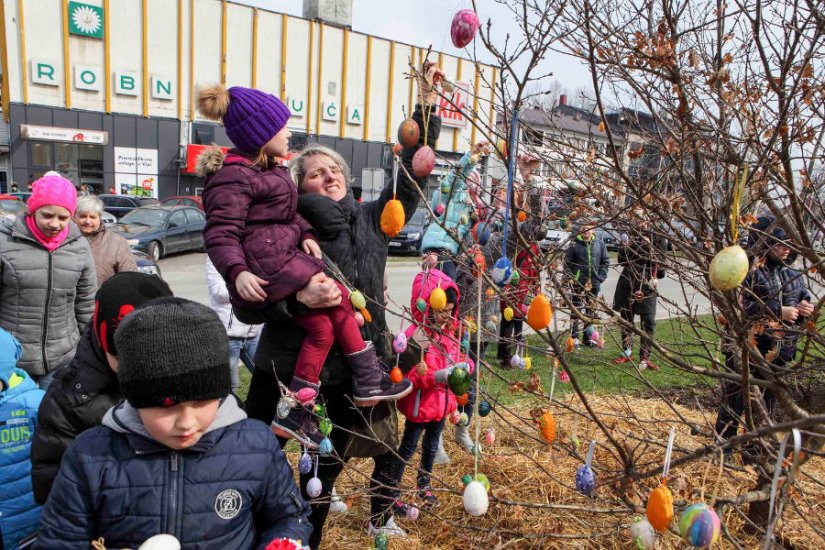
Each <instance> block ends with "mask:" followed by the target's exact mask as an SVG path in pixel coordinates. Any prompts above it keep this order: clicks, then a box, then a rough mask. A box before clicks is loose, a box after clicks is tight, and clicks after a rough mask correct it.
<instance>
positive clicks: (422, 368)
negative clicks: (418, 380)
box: [415, 361, 427, 376]
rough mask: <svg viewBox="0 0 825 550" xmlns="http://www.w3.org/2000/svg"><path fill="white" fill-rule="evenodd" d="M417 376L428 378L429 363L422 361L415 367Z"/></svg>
mask: <svg viewBox="0 0 825 550" xmlns="http://www.w3.org/2000/svg"><path fill="white" fill-rule="evenodd" d="M415 374H417V375H418V376H426V375H427V363H426V361H421V362H420V363H418V364H417V365H416V366H415Z"/></svg>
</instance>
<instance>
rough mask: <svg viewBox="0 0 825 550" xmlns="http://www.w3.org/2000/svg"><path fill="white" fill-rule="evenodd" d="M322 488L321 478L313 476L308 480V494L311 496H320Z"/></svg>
mask: <svg viewBox="0 0 825 550" xmlns="http://www.w3.org/2000/svg"><path fill="white" fill-rule="evenodd" d="M322 490H323V485H321V480H320V479H318V478H317V477H313V478H312V479H310V480H309V481H308V482H307V494H308V495H309V496H310V498H318V496H320V494H321V491H322Z"/></svg>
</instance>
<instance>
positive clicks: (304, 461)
mask: <svg viewBox="0 0 825 550" xmlns="http://www.w3.org/2000/svg"><path fill="white" fill-rule="evenodd" d="M311 470H312V457H310V456H309V453H307V452H304V454H302V455H301V458H300V459H299V460H298V472H299V473H302V474H308V473H309V472H310V471H311Z"/></svg>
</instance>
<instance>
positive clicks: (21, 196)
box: [8, 191, 32, 202]
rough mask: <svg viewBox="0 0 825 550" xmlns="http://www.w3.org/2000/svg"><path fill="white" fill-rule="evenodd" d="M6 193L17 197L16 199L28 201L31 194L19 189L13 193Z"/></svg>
mask: <svg viewBox="0 0 825 550" xmlns="http://www.w3.org/2000/svg"><path fill="white" fill-rule="evenodd" d="M8 195H9V196H11V197H17V198H18V199H20V200H21V201H23V202H28V200H29V197H31V196H32V194H31V192H21V191H16V192H14V193H8Z"/></svg>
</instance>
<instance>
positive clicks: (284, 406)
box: [275, 397, 295, 418]
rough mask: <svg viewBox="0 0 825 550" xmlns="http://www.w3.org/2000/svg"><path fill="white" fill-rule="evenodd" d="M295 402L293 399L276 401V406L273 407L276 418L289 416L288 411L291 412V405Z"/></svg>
mask: <svg viewBox="0 0 825 550" xmlns="http://www.w3.org/2000/svg"><path fill="white" fill-rule="evenodd" d="M294 402H295V400H294V399H284V398H283V397H282V398H281V399H279V400H278V405H277V406H276V407H275V412H276V413H277V415H278V418H286V417H287V416H289V411H290V410H292V405H293V403H294Z"/></svg>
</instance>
